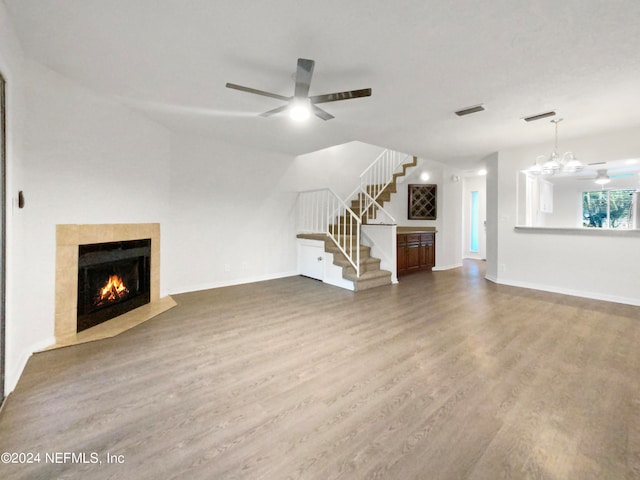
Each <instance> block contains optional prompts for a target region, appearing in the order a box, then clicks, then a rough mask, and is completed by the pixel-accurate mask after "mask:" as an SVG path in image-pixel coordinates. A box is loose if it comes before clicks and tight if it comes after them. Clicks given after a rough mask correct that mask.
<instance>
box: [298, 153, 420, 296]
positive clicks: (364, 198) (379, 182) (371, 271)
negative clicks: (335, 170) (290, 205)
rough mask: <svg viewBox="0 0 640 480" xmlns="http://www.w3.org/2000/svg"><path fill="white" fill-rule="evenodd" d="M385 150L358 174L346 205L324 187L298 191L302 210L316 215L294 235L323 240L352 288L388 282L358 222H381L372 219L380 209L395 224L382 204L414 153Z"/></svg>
mask: <svg viewBox="0 0 640 480" xmlns="http://www.w3.org/2000/svg"><path fill="white" fill-rule="evenodd" d="M389 152H391V151H388V150H385V151H384V152H383V153H382V154H381V155H380V157H378V158H377V159H376V161H375V162H374V163H373V164H372V165H371V166H370V167H369V168H368V169H367V170H365V172H364V173H363V174H362V175H361V177H360V185H359V186H358V187H357V188H356V190H355V191H354V192H353V193H352V194H351V195H350V196H349V198H351V206H350V207H348V206H347V205H346V204H345V203H344V202H343V201H342V200H341V199H339V198H338V197H337V195H335V194H334V193H333V192H331V191H330V190H328V189H325V190H316V191H312V192H301V194H300V195H301V197H302V198H305V200H306V201H307V205H306V206H307V208H306V211H307V212H311V215H315V216H316V217H317V218H316V221H314V222H312V223H313V224H314V226H313V227H308V228H306V229H303V230H309V231H305V232H303V233H300V234H298V238H306V239H310V240H320V241H323V242H324V251H325V254H327V255H326V257H328V258H332V259H333V265H335V266H337V267H340V268H341V269H342V278H343V279H345V280H347V281H350V282H352V283H353V290H354V291H362V290H367V289H370V288H375V287H379V286H383V285H390V284H391V272H390V271H387V270H382V269H381V268H380V259H378V258H375V257H372V256H371V249H370V247H368V246H366V245H362V243H361V235H360V227H361V225H362V224H367V223H382V222H379V221H378V222H372V221H373V220H376V219H377V217H378V215H379V214H380V211H382V212H384V215H386V216H387V217H388V218H389V219H390V222H386V223H393V224H395V220H393V217H391V216H390V215H389V214H388V213H386V212H385V211H384V207H383V205H384V203H385V202H388V201H390V200H391V195H393V194H394V193H396V182H397V179H398V178H399V177H402V176H404V175H406V173H407V170H408V169H409V168H411V167H414V166H416V164H417V157H413V158H412V159H411V161H406V158H407V157H402V158H400V159H398V158H395V157H394V155H396V156H397V152H391V153H389ZM307 195H309V197H308V198H307V197H306V196H307ZM303 196H304V197H303ZM299 202H300V198H299ZM301 210H302V211H305V208H304V207H303V208H302V209H301ZM324 214H326V220H324V218H323V216H324ZM303 215H304V214H303ZM304 217H308V215H304ZM302 220H303V221H308V218H302ZM394 258H395V256H394Z"/></svg>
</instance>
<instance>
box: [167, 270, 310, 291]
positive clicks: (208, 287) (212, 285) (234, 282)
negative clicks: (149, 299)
mask: <svg viewBox="0 0 640 480" xmlns="http://www.w3.org/2000/svg"><path fill="white" fill-rule="evenodd" d="M297 275H300V272H298V271H297V270H292V271H290V272H281V273H276V274H269V275H257V276H254V277H247V278H240V279H237V280H230V281H226V282H211V283H202V284H198V285H191V286H188V287H187V286H182V287H177V288H173V289H171V290H170V292H171V293H170V295H179V294H181V293H191V292H199V291H202V290H211V289H212V288H221V287H232V286H233V285H244V284H246V283H255V282H264V281H267V280H277V279H278V278H286V277H295V276H297Z"/></svg>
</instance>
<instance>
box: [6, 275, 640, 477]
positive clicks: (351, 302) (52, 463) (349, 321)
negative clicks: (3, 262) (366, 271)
mask: <svg viewBox="0 0 640 480" xmlns="http://www.w3.org/2000/svg"><path fill="white" fill-rule="evenodd" d="M483 268H484V266H483V264H482V263H481V262H468V263H466V264H465V267H464V268H462V269H456V270H451V271H445V272H434V273H423V274H416V275H410V276H406V277H402V278H401V283H400V284H399V285H394V286H388V287H381V288H377V289H372V290H367V291H364V292H359V293H353V292H350V291H346V290H341V289H337V288H334V287H330V286H327V285H324V284H322V283H319V282H316V281H314V280H310V279H306V278H303V277H291V278H285V279H281V280H275V281H268V282H261V283H257V284H251V285H242V286H234V287H227V288H221V289H216V290H210V291H204V292H197V293H190V294H184V295H177V296H175V297H174V298H175V300H176V301H177V303H178V306H177V307H175V308H173V309H172V310H170V311H168V312H165V313H163V314H161V315H160V316H158V317H156V318H155V319H153V320H150V321H148V322H146V323H144V324H142V325H140V326H138V327H136V328H134V329H133V330H130V331H128V332H126V333H123V334H122V335H120V336H118V337H114V338H111V339H106V340H101V341H98V342H93V343H88V344H83V345H77V346H73V347H68V348H62V349H59V350H54V351H48V352H43V353H39V354H36V355H34V356H33V357H32V359H31V360H30V361H29V363H28V365H27V368H26V371H25V372H24V375H23V377H22V379H21V380H20V382H19V384H18V386H17V388H16V390H15V391H14V393H12V394H11V396H10V397H9V399H8V401H7V404H6V406H5V408H4V410H3V412H2V414H1V417H0V452H31V453H33V454H36V453H39V454H40V463H32V464H27V465H13V464H0V478H2V479H4V480H8V479H18V478H20V479H53V478H64V479H107V478H109V479H111V478H113V479H116V478H117V479H154V480H157V479H187V478H188V479H269V480H279V479H318V480H320V479H322V480H326V479H336V478H340V479H348V480H351V479H365V478H366V479H391V480H404V479H428V480H440V479H442V480H449V479H469V480H496V479H572V480H574V479H575V480H587V479H598V480H602V479H611V480H630V479H640V374H639V372H640V308H637V307H630V306H624V305H619V304H613V303H606V302H598V301H591V300H585V299H580V298H576V297H568V296H562V295H556V294H549V293H543V292H537V291H533V290H524V289H518V288H514V287H506V286H499V285H495V284H493V283H491V282H488V281H486V280H485V279H484V277H483V275H484V272H483ZM64 452H67V453H68V454H69V456H68V457H64V456H61V454H64ZM56 453H57V454H58V456H57V457H56V456H52V454H56ZM72 453H73V454H74V455H75V457H73V456H71V454H72ZM82 453H84V454H85V455H86V457H85V458H84V460H85V461H86V462H87V463H74V462H78V461H79V460H82V457H81V456H79V454H82ZM47 454H49V457H46V455H47ZM92 455H95V457H94V456H92ZM108 455H109V457H107V456H108ZM108 458H109V459H111V461H112V463H108V462H107V459H108ZM94 460H95V461H99V462H102V463H96V464H93V463H91V462H92V461H94ZM115 460H118V461H120V462H123V463H113V462H114V461H115Z"/></svg>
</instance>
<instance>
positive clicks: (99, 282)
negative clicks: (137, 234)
mask: <svg viewBox="0 0 640 480" xmlns="http://www.w3.org/2000/svg"><path fill="white" fill-rule="evenodd" d="M150 264H151V239H144V240H128V241H119V242H106V243H95V244H88V245H79V247H78V311H77V330H76V331H77V332H81V331H82V330H86V329H87V328H90V327H93V326H95V325H98V324H100V323H102V322H105V321H107V320H110V319H112V318H114V317H117V316H119V315H122V314H123V313H126V312H128V311H130V310H133V309H134V308H138V307H140V306H142V305H144V304H147V303H149V302H150V299H151V288H150V284H151V281H150V274H151V268H150V266H151V265H150Z"/></svg>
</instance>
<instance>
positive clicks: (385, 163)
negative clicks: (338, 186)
mask: <svg viewBox="0 0 640 480" xmlns="http://www.w3.org/2000/svg"><path fill="white" fill-rule="evenodd" d="M409 157H410V155H406V154H402V153H400V152H396V151H394V150H389V149H386V150H384V151H382V153H380V155H378V157H377V158H376V159H375V160H374V161H373V163H371V165H369V166H368V167H367V168H366V169H365V171H364V172H362V174H361V175H360V185H358V187H356V190H355V191H354V193H353V194H352V195H351V197H349V198H352V197H353V196H355V195H358V199H359V204H360V205H359V207H360V209H359V211H360V219H361V221H365V223H367V221H368V220H369V219H370V218H371V217H370V216H371V214H372V212H371V209H372V207H373V206H374V205H375V206H377V207H378V208H380V209H382V211H383V212H384V214H385V215H387V216H388V217H389V218H390V219H391V220H392V223H395V219H394V218H393V216H392V215H391V214H389V212H387V211H386V210H385V209H384V208H382V207H381V206H380V204H379V203H378V202H377V200H378V198H379V197H380V195H382V193H383V192H384V190H385V189H386V188H387V187H388V186H389V185H390V184H391V182H392V181H393V175H394V173H395V172H396V170H397V169H398V167H400V166H401V165H402V164H403V163H405V160H406V159H407V158H409Z"/></svg>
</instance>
